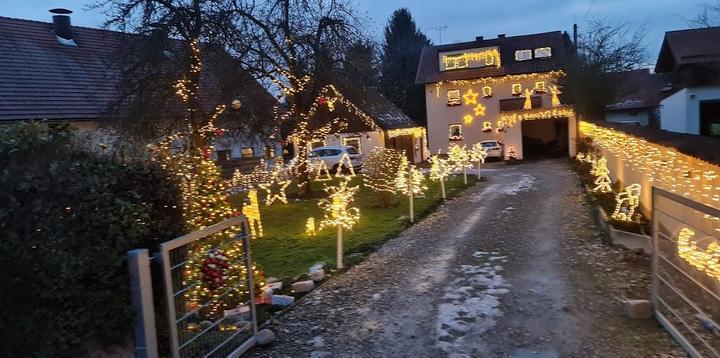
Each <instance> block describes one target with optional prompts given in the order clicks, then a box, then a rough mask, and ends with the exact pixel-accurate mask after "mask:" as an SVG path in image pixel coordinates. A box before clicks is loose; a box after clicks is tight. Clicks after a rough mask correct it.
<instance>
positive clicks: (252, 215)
mask: <svg viewBox="0 0 720 358" xmlns="http://www.w3.org/2000/svg"><path fill="white" fill-rule="evenodd" d="M247 201H248V204H247V205H245V206H243V207H242V213H243V215H245V217H246V218H247V220H248V226H249V227H250V234H251V235H253V236H254V237H262V236H263V228H262V221H261V219H260V205H259V204H258V196H257V190H255V189H251V190H250V191H248V194H247Z"/></svg>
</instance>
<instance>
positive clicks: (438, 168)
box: [430, 153, 449, 199]
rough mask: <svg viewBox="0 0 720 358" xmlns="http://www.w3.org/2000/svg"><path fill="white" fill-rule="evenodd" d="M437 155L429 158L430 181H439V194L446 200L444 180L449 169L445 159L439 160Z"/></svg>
mask: <svg viewBox="0 0 720 358" xmlns="http://www.w3.org/2000/svg"><path fill="white" fill-rule="evenodd" d="M438 154H439V153H438ZM438 154H436V155H433V156H432V157H430V180H439V181H440V193H441V194H442V198H443V199H446V198H447V196H445V178H447V176H448V174H449V167H448V162H447V159H442V158H440V156H439V155H438Z"/></svg>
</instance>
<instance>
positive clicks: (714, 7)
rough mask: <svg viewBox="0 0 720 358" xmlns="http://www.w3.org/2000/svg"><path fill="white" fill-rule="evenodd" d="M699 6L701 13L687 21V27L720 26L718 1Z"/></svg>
mask: <svg viewBox="0 0 720 358" xmlns="http://www.w3.org/2000/svg"><path fill="white" fill-rule="evenodd" d="M700 6H701V8H702V11H701V12H700V13H699V14H698V15H697V16H696V17H695V18H694V19H692V20H690V21H689V25H690V26H692V27H695V28H703V27H714V26H720V1H717V2H715V3H709V2H706V3H702V4H700Z"/></svg>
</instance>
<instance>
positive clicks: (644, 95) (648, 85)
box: [607, 68, 669, 111]
mask: <svg viewBox="0 0 720 358" xmlns="http://www.w3.org/2000/svg"><path fill="white" fill-rule="evenodd" d="M613 78H614V80H615V81H616V83H618V88H617V91H616V93H618V96H617V98H615V102H613V103H612V104H609V105H608V106H607V109H608V110H610V111H618V110H628V109H641V108H652V107H657V106H659V105H660V100H662V98H663V94H662V90H663V88H664V87H665V86H667V84H668V82H669V81H668V79H667V78H666V77H665V76H664V75H662V74H657V73H650V70H649V69H647V68H641V69H637V70H631V71H624V72H620V73H615V74H613Z"/></svg>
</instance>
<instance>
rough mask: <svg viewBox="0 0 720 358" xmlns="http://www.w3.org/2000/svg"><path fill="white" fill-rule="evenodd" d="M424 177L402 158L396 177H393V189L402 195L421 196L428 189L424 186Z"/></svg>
mask: <svg viewBox="0 0 720 358" xmlns="http://www.w3.org/2000/svg"><path fill="white" fill-rule="evenodd" d="M424 182H425V176H424V175H423V173H422V172H421V171H420V170H418V169H417V167H415V166H414V165H412V164H410V162H408V160H407V158H405V157H402V159H401V161H400V165H399V166H398V172H397V176H396V177H395V188H396V190H397V192H398V193H402V194H404V195H410V194H411V193H412V194H413V195H414V196H421V195H423V194H424V193H425V191H426V190H427V189H428V188H427V186H426V185H425V184H424Z"/></svg>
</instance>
